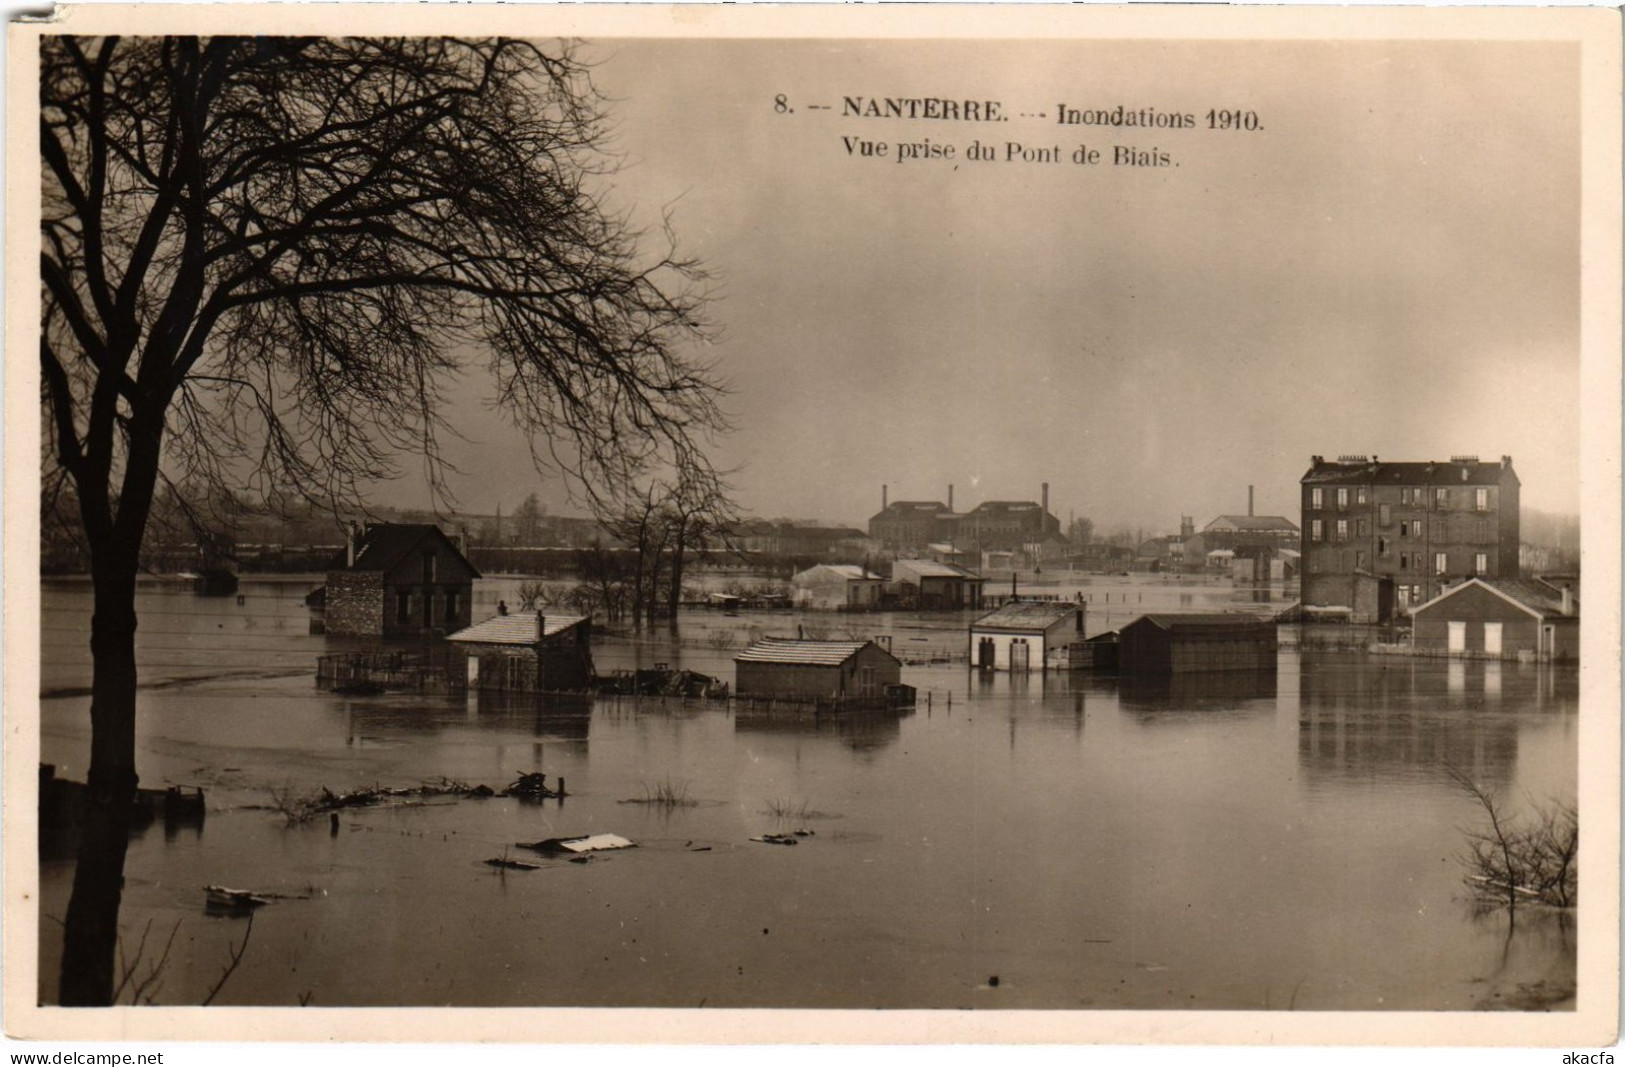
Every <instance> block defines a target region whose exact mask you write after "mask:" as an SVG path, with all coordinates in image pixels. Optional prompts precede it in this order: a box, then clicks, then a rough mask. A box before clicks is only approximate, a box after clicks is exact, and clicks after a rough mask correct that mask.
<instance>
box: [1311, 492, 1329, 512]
mask: <svg viewBox="0 0 1625 1067" xmlns="http://www.w3.org/2000/svg"><path fill="white" fill-rule="evenodd" d="M1309 506H1310V507H1312V508H1323V507H1325V506H1326V498H1325V496H1324V493H1323V491H1322V490H1320V489H1311V490H1309Z"/></svg>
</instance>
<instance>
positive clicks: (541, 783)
mask: <svg viewBox="0 0 1625 1067" xmlns="http://www.w3.org/2000/svg"><path fill="white" fill-rule="evenodd" d="M502 795H503V796H505V797H518V798H519V799H520V800H552V799H554V798H556V797H562V796H563V795H564V779H563V778H560V779H559V787H558V788H557V789H549V788H547V775H545V774H543V773H542V772H540V771H532V772H530V773H528V774H527V773H521V774H520V775H519V777H518V778H515V779H514V780H513V784H512V785H510V786H508V788H507V789H505V790H503V792H502Z"/></svg>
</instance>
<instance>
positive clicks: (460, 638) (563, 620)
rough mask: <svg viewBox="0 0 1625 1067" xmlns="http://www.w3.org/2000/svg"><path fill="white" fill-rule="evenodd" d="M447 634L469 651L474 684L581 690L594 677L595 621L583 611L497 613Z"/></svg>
mask: <svg viewBox="0 0 1625 1067" xmlns="http://www.w3.org/2000/svg"><path fill="white" fill-rule="evenodd" d="M446 640H447V641H450V642H452V643H453V644H456V645H458V646H459V647H461V648H462V650H463V651H464V653H466V655H467V656H468V688H470V689H500V690H508V691H513V692H551V693H558V692H580V691H584V690H587V689H589V688H591V686H592V683H593V665H592V621H591V620H590V619H586V618H583V617H582V616H579V615H544V614H543V613H542V612H539V611H538V612H536V613H535V614H531V613H529V612H523V613H520V614H517V615H493V616H492V617H491V618H489V619H486V620H485V621H484V622H480V623H476V624H475V625H473V626H470V627H468V628H467V629H464V630H459V631H458V632H457V633H454V634H452V635H451V636H449V637H447V638H446Z"/></svg>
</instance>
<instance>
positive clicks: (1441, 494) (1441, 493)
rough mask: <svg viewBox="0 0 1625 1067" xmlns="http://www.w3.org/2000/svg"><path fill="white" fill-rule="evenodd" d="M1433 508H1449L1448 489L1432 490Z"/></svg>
mask: <svg viewBox="0 0 1625 1067" xmlns="http://www.w3.org/2000/svg"><path fill="white" fill-rule="evenodd" d="M1433 506H1434V507H1436V508H1447V507H1449V506H1450V490H1448V489H1435V490H1433Z"/></svg>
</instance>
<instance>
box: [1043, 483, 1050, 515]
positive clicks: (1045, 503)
mask: <svg viewBox="0 0 1625 1067" xmlns="http://www.w3.org/2000/svg"><path fill="white" fill-rule="evenodd" d="M1043 508H1044V514H1045V515H1048V514H1049V483H1048V482H1045V483H1044V501H1043Z"/></svg>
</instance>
